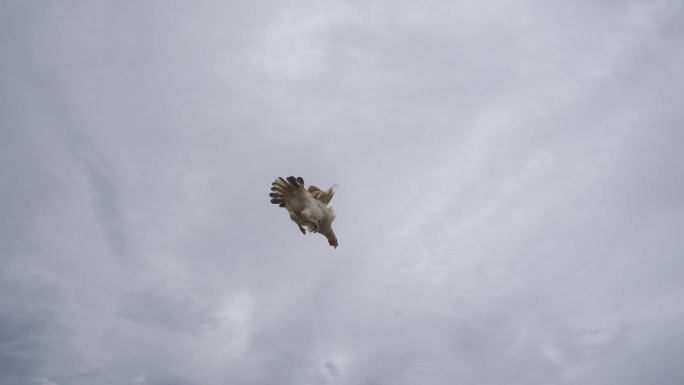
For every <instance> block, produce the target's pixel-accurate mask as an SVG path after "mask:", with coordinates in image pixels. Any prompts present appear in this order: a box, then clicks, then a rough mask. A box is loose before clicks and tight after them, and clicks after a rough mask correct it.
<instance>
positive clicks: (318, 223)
mask: <svg viewBox="0 0 684 385" xmlns="http://www.w3.org/2000/svg"><path fill="white" fill-rule="evenodd" d="M272 185H273V186H272V187H271V193H270V194H268V195H269V196H270V197H271V198H272V199H271V203H273V204H276V205H279V206H280V207H284V208H286V209H287V211H288V212H289V213H290V219H292V221H293V222H294V223H296V224H297V226H298V227H299V230H300V231H301V232H302V234H306V231H305V230H304V227H306V228H307V229H308V230H309V232H310V233H320V234H322V235H324V236H325V237H326V238H327V239H328V244H330V246H332V247H334V248H337V237H336V236H335V232H334V231H333V229H332V222H333V221H334V220H335V212H334V211H333V210H332V208H331V207H328V203H330V200H331V199H332V197H333V195H335V191H333V188H332V187H331V188H329V189H328V190H327V191H323V190H321V189H319V188H318V187H316V186H309V188H308V189H306V188H304V179H302V178H301V177H297V178H295V177H293V176H289V177H287V178H286V179H283V178H281V177H278V179H276V180H275V182H273V184H272Z"/></svg>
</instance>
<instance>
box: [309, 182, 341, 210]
mask: <svg viewBox="0 0 684 385" xmlns="http://www.w3.org/2000/svg"><path fill="white" fill-rule="evenodd" d="M334 187H335V186H333V187H330V188H329V189H328V191H323V190H321V189H319V188H318V187H316V186H314V185H311V186H309V189H308V190H309V192H310V193H311V196H313V197H314V198H316V199H318V200H319V201H321V202H323V203H324V204H325V205H328V204H329V203H330V201H331V200H332V198H333V196H334V195H335V191H334V190H333V188H334Z"/></svg>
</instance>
